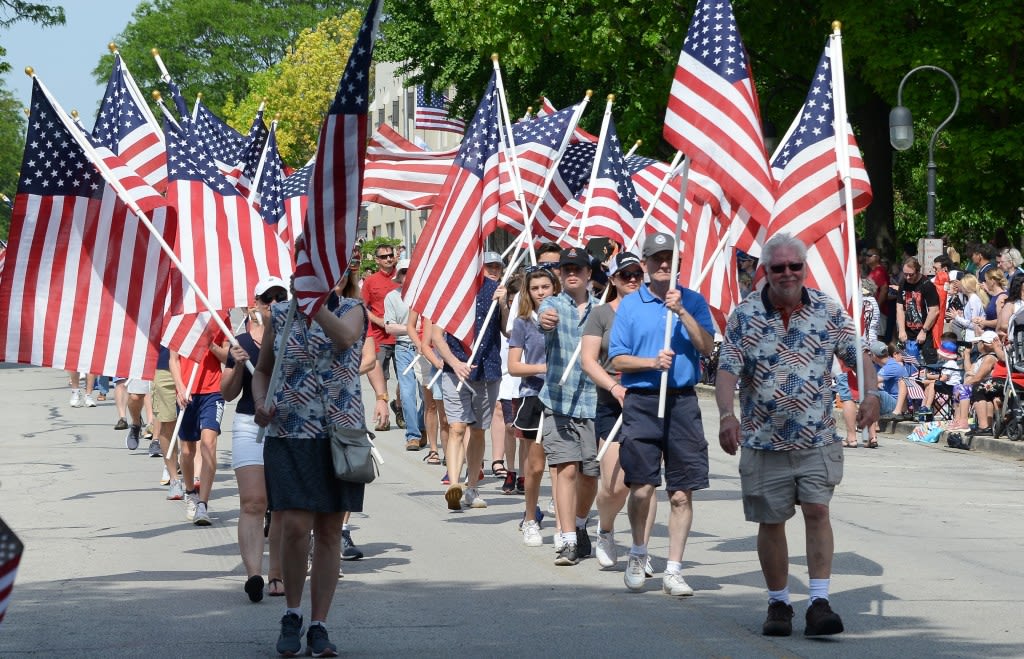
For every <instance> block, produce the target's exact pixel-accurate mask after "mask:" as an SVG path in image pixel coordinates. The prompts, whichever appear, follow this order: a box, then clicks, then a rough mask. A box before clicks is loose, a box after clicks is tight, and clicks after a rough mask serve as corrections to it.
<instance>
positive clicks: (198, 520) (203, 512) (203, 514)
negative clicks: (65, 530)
mask: <svg viewBox="0 0 1024 659" xmlns="http://www.w3.org/2000/svg"><path fill="white" fill-rule="evenodd" d="M192 523H193V524H195V525H196V526H209V525H210V524H212V523H213V522H211V521H210V511H208V510H207V509H206V504H205V503H200V504H199V505H197V506H196V514H195V517H194V518H193V519H192ZM690 592H691V593H692V592H693V591H690Z"/></svg>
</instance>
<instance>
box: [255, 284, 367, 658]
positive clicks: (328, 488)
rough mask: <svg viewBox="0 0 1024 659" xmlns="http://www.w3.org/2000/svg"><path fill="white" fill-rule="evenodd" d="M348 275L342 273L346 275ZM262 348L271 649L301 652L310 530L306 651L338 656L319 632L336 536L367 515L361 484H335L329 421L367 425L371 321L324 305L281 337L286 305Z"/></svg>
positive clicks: (337, 547) (334, 580) (332, 583)
mask: <svg viewBox="0 0 1024 659" xmlns="http://www.w3.org/2000/svg"><path fill="white" fill-rule="evenodd" d="M346 276H347V275H346ZM270 312H271V317H268V318H265V319H264V323H265V327H264V338H263V341H264V343H265V344H266V345H267V346H268V348H269V346H273V349H272V350H271V349H267V350H261V351H260V360H259V363H258V365H257V366H256V373H254V375H253V382H252V384H253V389H252V390H253V399H254V401H255V404H256V414H255V421H256V423H257V424H258V425H260V426H266V427H267V437H266V440H265V442H264V447H263V458H264V472H265V474H266V483H267V498H268V501H269V505H270V510H271V512H272V516H274V517H280V523H281V545H280V549H281V568H282V574H283V577H284V590H285V600H286V605H287V609H286V611H285V614H284V616H283V617H282V618H281V634H280V636H279V638H278V641H277V651H278V653H280V654H282V655H284V656H294V655H296V654H298V652H299V650H300V649H301V645H302V643H301V639H302V622H303V616H302V608H301V605H302V593H303V590H304V588H305V582H306V569H307V557H308V555H309V551H310V549H309V543H310V531H312V534H313V539H314V542H313V560H312V565H311V567H310V599H311V609H312V611H311V613H312V616H311V622H310V625H309V629H308V630H307V633H306V646H307V653H309V654H312V655H313V656H318V657H321V656H336V652H337V648H336V647H335V646H334V644H332V643H331V642H330V639H329V637H328V634H327V628H326V626H325V623H326V620H327V615H328V613H329V612H330V608H331V602H332V600H333V599H334V591H335V589H336V588H337V585H338V570H339V567H340V564H341V532H342V524H343V523H344V517H345V513H346V512H360V511H362V509H363V494H364V489H365V485H363V484H362V483H351V482H348V481H342V480H339V479H338V478H336V477H335V475H334V468H333V463H332V460H331V439H330V426H331V424H335V425H341V426H346V427H357V428H364V427H365V416H366V413H365V410H364V408H363V401H362V394H361V391H360V381H359V371H360V368H361V366H362V364H363V362H364V353H363V341H364V337H365V335H366V331H367V314H366V313H365V311H364V310H363V307H362V305H361V304H360V302H359V300H356V299H351V298H343V299H341V300H340V303H339V305H338V307H337V308H336V309H335V310H333V311H332V310H331V309H329V308H328V306H327V305H326V304H325V305H322V306H321V308H320V309H319V310H318V311H317V313H316V315H315V316H314V317H313V318H312V319H311V321H312V322H310V323H309V325H308V326H307V324H306V322H305V319H303V318H296V319H295V322H294V323H293V324H292V328H291V334H290V335H289V336H287V337H283V339H282V340H281V341H275V340H274V337H275V336H277V335H279V334H280V333H281V332H282V331H283V330H284V324H285V319H286V316H287V314H288V305H287V304H285V303H277V304H274V305H272V306H271V309H270ZM277 359H281V360H282V364H281V369H282V378H281V383H282V384H281V386H280V388H279V389H278V390H277V391H276V392H275V393H274V397H273V398H268V387H269V384H270V376H271V374H272V373H273V370H274V362H275V361H276V360H277Z"/></svg>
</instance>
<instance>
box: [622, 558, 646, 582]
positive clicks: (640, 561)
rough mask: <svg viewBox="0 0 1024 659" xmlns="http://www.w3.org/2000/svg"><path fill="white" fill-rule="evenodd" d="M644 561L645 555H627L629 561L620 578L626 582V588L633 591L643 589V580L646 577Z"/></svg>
mask: <svg viewBox="0 0 1024 659" xmlns="http://www.w3.org/2000/svg"><path fill="white" fill-rule="evenodd" d="M646 562H647V556H646V555H641V556H637V555H636V554H630V555H629V562H628V563H626V574H625V575H624V576H623V578H622V580H623V581H624V582H625V583H626V588H629V589H630V590H634V591H641V590H643V589H644V582H645V581H646V579H647V577H646V576H645V575H644V563H646Z"/></svg>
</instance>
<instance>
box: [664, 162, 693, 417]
mask: <svg viewBox="0 0 1024 659" xmlns="http://www.w3.org/2000/svg"><path fill="white" fill-rule="evenodd" d="M682 177H683V184H682V186H681V187H680V189H679V212H678V213H676V230H675V235H674V236H673V237H672V238H673V240H672V276H671V278H670V279H669V286H670V287H672V288H675V287H676V286H677V285H678V284H677V281H678V279H679V240H680V238H679V234H681V233H682V232H683V217H684V216H685V215H686V186H687V184H688V183H689V181H690V159H689V158H685V159H684V160H683V172H682ZM674 317H675V314H673V313H669V311H668V309H667V308H666V309H665V341H664V344H663V345H664V349H665V350H668V347H669V343H670V342H671V340H672V323H673V320H674ZM669 368H671V366H669ZM668 371H669V369H665V370H664V371H662V372H661V393H660V394H659V395H658V418H659V419H664V418H665V400H666V397H667V395H668Z"/></svg>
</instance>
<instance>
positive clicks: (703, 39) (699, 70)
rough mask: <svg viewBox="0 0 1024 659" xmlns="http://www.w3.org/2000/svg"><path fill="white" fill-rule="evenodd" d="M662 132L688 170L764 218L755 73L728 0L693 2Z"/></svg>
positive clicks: (766, 187) (756, 218)
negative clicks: (686, 161)
mask: <svg viewBox="0 0 1024 659" xmlns="http://www.w3.org/2000/svg"><path fill="white" fill-rule="evenodd" d="M663 134H664V137H665V140H666V141H667V142H668V143H669V144H671V145H672V146H674V147H675V148H676V149H678V150H680V151H682V152H683V153H685V154H686V155H687V156H688V157H689V158H691V160H692V164H691V171H693V172H696V173H703V174H706V175H707V176H709V177H710V178H711V179H713V180H715V181H717V182H718V184H719V185H720V186H721V188H722V190H723V191H724V193H725V196H726V198H728V199H729V200H730V201H731V202H732V203H733V205H734V206H737V207H739V208H742V209H744V210H745V211H746V212H747V213H748V214H749V218H750V219H749V221H751V222H753V223H755V224H758V225H761V226H767V225H768V219H769V217H770V216H771V212H772V207H773V206H774V205H775V193H774V183H773V181H772V177H771V173H770V172H769V170H768V157H767V155H766V153H765V148H764V138H763V137H762V135H761V117H760V112H759V110H758V104H757V93H756V91H755V89H754V81H753V76H752V74H751V71H750V64H749V62H748V60H747V54H746V50H745V49H744V47H743V43H742V42H741V41H740V34H739V29H738V28H737V26H736V18H735V17H734V16H733V12H732V6H731V5H730V4H729V0H700V1H699V2H698V3H697V7H696V9H695V10H694V14H693V20H692V21H691V22H690V28H689V30H688V31H687V34H686V41H685V42H684V43H683V49H682V51H681V52H680V54H679V63H678V65H677V66H676V73H675V78H674V80H673V81H672V90H671V92H670V94H669V98H668V108H667V110H666V112H665V128H664V133H663ZM739 247H740V248H741V249H743V250H744V251H750V250H749V249H747V247H749V246H744V245H739Z"/></svg>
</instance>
